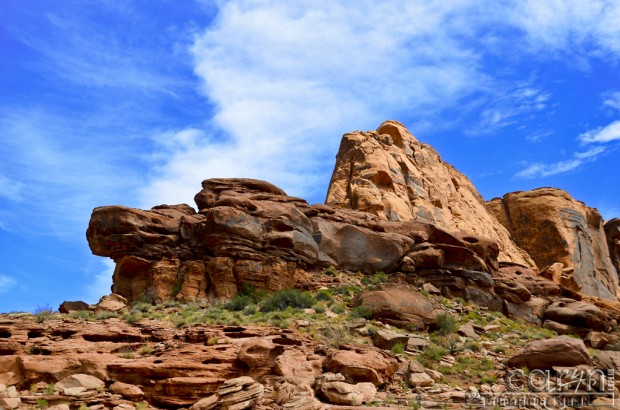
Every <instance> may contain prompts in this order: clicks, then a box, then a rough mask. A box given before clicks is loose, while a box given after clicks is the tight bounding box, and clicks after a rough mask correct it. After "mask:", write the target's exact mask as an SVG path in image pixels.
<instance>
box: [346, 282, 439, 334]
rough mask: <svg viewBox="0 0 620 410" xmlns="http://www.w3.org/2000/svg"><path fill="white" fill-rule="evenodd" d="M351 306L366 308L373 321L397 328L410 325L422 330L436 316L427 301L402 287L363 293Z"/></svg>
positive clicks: (389, 287)
mask: <svg viewBox="0 0 620 410" xmlns="http://www.w3.org/2000/svg"><path fill="white" fill-rule="evenodd" d="M353 305H354V306H367V307H368V308H370V310H371V311H372V317H373V318H374V319H377V320H381V321H385V322H388V323H390V324H394V325H398V326H405V325H408V324H412V325H415V326H417V327H419V328H421V329H424V328H427V327H428V326H429V325H431V324H433V323H434V322H435V318H436V316H437V312H436V310H435V309H434V307H433V305H432V304H431V302H430V300H429V299H427V298H425V297H424V296H422V295H421V294H420V293H418V292H416V291H415V290H413V289H408V288H406V287H403V286H393V285H381V286H378V287H377V288H375V289H373V290H370V291H364V292H362V293H360V294H359V295H357V296H356V297H355V299H354V300H353Z"/></svg>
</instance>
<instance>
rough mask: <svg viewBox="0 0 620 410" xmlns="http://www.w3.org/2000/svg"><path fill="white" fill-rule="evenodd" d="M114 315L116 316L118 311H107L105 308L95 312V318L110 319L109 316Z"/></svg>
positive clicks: (112, 316)
mask: <svg viewBox="0 0 620 410" xmlns="http://www.w3.org/2000/svg"><path fill="white" fill-rule="evenodd" d="M114 317H118V313H116V312H109V311H107V310H101V311H99V312H97V313H95V319H96V320H106V319H110V318H114Z"/></svg>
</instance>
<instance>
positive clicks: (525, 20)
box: [509, 0, 620, 59]
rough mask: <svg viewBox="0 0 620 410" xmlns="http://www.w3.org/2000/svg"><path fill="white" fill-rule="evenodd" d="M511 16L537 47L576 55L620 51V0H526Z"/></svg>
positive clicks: (593, 54) (511, 20)
mask: <svg viewBox="0 0 620 410" xmlns="http://www.w3.org/2000/svg"><path fill="white" fill-rule="evenodd" d="M509 19H510V20H509V21H510V22H511V23H512V24H514V25H515V26H516V27H518V28H521V29H522V30H524V31H525V33H526V34H527V36H528V38H529V45H530V47H532V48H534V49H538V50H540V49H545V50H546V51H557V52H559V53H561V54H563V55H565V56H570V58H573V59H575V58H576V57H584V56H585V57H590V56H597V57H606V56H608V55H609V53H612V54H615V55H616V57H617V55H618V54H619V53H620V3H619V2H617V1H615V0H548V1H540V0H526V1H525V2H519V3H518V4H517V5H516V7H515V12H513V13H511V14H510V15H509Z"/></svg>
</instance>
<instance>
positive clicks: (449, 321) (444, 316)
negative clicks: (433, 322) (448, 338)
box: [437, 313, 457, 335]
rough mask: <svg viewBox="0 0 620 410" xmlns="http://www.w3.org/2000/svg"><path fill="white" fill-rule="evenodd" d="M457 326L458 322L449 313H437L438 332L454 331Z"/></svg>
mask: <svg viewBox="0 0 620 410" xmlns="http://www.w3.org/2000/svg"><path fill="white" fill-rule="evenodd" d="M456 328H457V322H456V319H455V318H454V317H452V315H450V314H449V313H440V314H438V315H437V333H439V334H441V335H447V334H450V333H454V332H455V331H456Z"/></svg>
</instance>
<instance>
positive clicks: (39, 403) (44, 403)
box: [37, 399, 48, 409]
mask: <svg viewBox="0 0 620 410" xmlns="http://www.w3.org/2000/svg"><path fill="white" fill-rule="evenodd" d="M47 406H48V404H47V400H45V399H37V407H38V408H40V409H45V408H47Z"/></svg>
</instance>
